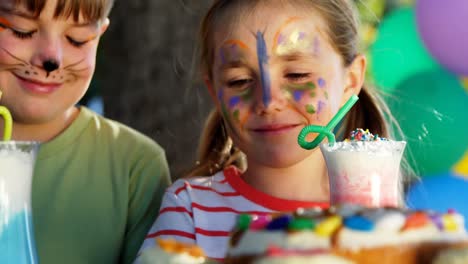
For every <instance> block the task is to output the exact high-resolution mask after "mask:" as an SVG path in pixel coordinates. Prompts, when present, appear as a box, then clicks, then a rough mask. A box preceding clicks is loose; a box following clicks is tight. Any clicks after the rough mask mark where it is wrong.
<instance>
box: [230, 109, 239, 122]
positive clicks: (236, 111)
mask: <svg viewBox="0 0 468 264" xmlns="http://www.w3.org/2000/svg"><path fill="white" fill-rule="evenodd" d="M239 115H240V114H239V110H237V109H236V110H235V111H234V112H233V113H232V116H233V117H234V120H236V121H239V120H240V119H239Z"/></svg>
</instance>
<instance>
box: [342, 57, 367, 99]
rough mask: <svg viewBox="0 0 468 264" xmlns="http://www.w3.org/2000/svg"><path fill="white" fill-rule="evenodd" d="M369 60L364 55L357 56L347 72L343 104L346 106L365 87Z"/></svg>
mask: <svg viewBox="0 0 468 264" xmlns="http://www.w3.org/2000/svg"><path fill="white" fill-rule="evenodd" d="M366 68H367V59H366V57H365V56H364V55H362V54H360V55H358V56H356V58H355V59H354V61H353V62H352V63H351V65H349V66H348V68H347V70H346V76H345V78H346V80H345V83H346V85H345V89H344V93H343V100H342V102H341V104H342V105H343V104H345V103H346V101H347V100H348V99H349V98H350V97H351V95H353V94H356V95H358V94H359V92H360V91H361V89H362V87H363V86H364V81H365V79H366Z"/></svg>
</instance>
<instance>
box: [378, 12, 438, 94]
mask: <svg viewBox="0 0 468 264" xmlns="http://www.w3.org/2000/svg"><path fill="white" fill-rule="evenodd" d="M370 55H371V57H370V61H371V73H372V76H373V77H374V82H375V84H376V85H377V86H378V87H379V88H380V89H381V90H383V91H384V92H391V91H392V90H393V89H395V88H396V87H397V86H398V84H399V83H401V81H403V80H405V79H406V78H408V77H409V76H411V75H413V74H415V73H418V72H425V71H430V70H434V69H437V68H439V67H440V66H439V65H438V63H437V62H436V61H435V60H434V59H433V58H432V57H431V56H430V55H429V52H428V51H427V50H426V48H425V47H424V44H423V43H422V40H421V39H420V37H419V35H418V32H417V28H416V21H415V14H414V9H413V8H411V7H405V8H400V9H396V10H394V11H392V12H390V13H389V14H388V15H387V16H385V17H384V20H383V21H382V23H381V24H380V26H379V28H378V33H377V38H376V41H375V42H374V44H373V45H372V46H371V48H370Z"/></svg>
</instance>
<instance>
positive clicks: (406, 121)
mask: <svg viewBox="0 0 468 264" xmlns="http://www.w3.org/2000/svg"><path fill="white" fill-rule="evenodd" d="M386 101H387V103H388V105H389V107H390V109H391V111H392V113H393V115H394V116H395V118H396V120H397V121H398V122H399V124H400V126H401V129H402V131H403V133H404V136H405V137H406V140H407V149H406V151H405V154H406V155H410V156H407V157H408V158H409V159H408V161H409V162H410V164H411V165H413V167H414V168H415V169H416V171H417V172H419V173H420V174H421V175H422V176H425V175H434V174H439V173H445V172H447V171H449V170H450V168H451V167H452V166H453V165H454V164H455V163H456V162H457V161H458V160H459V159H460V158H461V157H462V156H463V154H464V153H465V151H466V149H467V147H468V122H467V120H468V93H466V91H465V90H464V89H463V87H462V85H461V83H460V82H459V80H458V78H457V77H456V76H454V75H453V74H452V73H449V72H447V71H445V70H444V69H439V70H438V71H431V72H425V73H419V74H416V75H413V76H411V77H410V78H408V79H407V80H405V81H403V82H402V83H401V84H400V85H399V86H398V87H397V88H396V89H395V90H394V91H393V94H392V95H391V96H388V98H386ZM411 156H412V157H413V158H414V159H413V160H412V159H411ZM412 161H413V162H412Z"/></svg>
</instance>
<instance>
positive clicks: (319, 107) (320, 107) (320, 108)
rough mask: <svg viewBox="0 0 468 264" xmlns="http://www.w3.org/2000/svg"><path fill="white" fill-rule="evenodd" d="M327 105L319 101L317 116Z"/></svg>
mask: <svg viewBox="0 0 468 264" xmlns="http://www.w3.org/2000/svg"><path fill="white" fill-rule="evenodd" d="M325 106H326V104H325V103H324V102H322V101H319V102H318V106H317V114H320V113H321V112H322V111H323V109H324V108H325Z"/></svg>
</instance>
